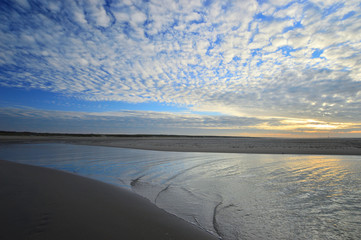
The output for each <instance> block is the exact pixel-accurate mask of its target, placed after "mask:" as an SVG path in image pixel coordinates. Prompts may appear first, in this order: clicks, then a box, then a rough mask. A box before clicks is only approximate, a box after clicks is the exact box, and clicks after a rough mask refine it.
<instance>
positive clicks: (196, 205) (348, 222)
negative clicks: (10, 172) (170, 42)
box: [0, 144, 361, 239]
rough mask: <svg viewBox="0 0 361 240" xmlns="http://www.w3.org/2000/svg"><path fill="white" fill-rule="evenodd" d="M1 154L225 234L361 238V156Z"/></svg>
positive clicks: (99, 150) (68, 149)
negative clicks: (93, 182) (105, 186)
mask: <svg viewBox="0 0 361 240" xmlns="http://www.w3.org/2000/svg"><path fill="white" fill-rule="evenodd" d="M0 159H4V160H10V161H15V162H20V163H27V164H32V165H37V166H45V167H50V168H56V169H60V170H65V171H69V172H73V173H77V174H79V175H83V176H87V177H91V178H95V179H98V180H101V181H104V182H108V183H111V184H115V185H118V186H121V187H127V188H131V189H132V190H133V191H134V192H136V193H138V194H140V195H143V196H144V197H146V198H148V199H149V200H151V201H152V202H154V203H155V204H156V205H157V206H159V207H160V208H163V209H165V210H167V211H168V212H171V213H173V214H175V215H177V216H179V217H181V218H183V219H185V220H187V221H189V222H192V223H194V224H196V225H198V226H199V227H201V228H203V229H205V230H207V231H210V232H213V233H214V234H216V235H218V236H220V237H222V238H223V239H359V238H360V236H361V157H360V156H313V155H277V154H274V155H271V154H231V153H228V154H225V153H177V152H157V151H145V150H133V149H121V148H111V147H96V146H79V145H70V144H14V145H0Z"/></svg>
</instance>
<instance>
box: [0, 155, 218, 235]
mask: <svg viewBox="0 0 361 240" xmlns="http://www.w3.org/2000/svg"><path fill="white" fill-rule="evenodd" d="M0 189H1V191H0V199H1V204H0V213H1V214H0V221H1V222H0V224H1V229H2V230H1V231H0V239H3V240H16V239H19V240H20V239H157V240H158V239H216V238H215V237H214V236H212V235H210V234H209V233H207V232H205V231H202V230H200V229H199V228H198V227H196V226H194V225H192V224H189V223H187V222H185V221H184V220H181V219H179V218H177V217H175V216H173V215H171V214H168V213H167V212H165V211H163V210H161V209H159V208H157V207H156V206H155V205H153V204H152V203H151V202H150V201H148V200H146V199H144V198H143V197H140V196H138V195H135V194H134V193H132V192H130V191H128V190H124V189H121V188H118V187H116V186H112V185H108V184H105V183H102V182H98V181H95V180H92V179H88V178H84V177H80V176H77V175H73V174H69V173H65V172H61V171H57V170H52V169H46V168H41V167H34V166H28V165H22V164H17V163H11V162H7V161H1V160H0Z"/></svg>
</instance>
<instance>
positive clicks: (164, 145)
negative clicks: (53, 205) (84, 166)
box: [0, 136, 361, 155]
mask: <svg viewBox="0 0 361 240" xmlns="http://www.w3.org/2000/svg"><path fill="white" fill-rule="evenodd" d="M49 142H56V143H72V144H82V145H95V146H108V147H120V148H134V149H145V150H159V151H178V152H223V153H267V154H326V155H361V139H360V138H312V139H311V138H310V139H291V138H289V139H287V138H236V137H235V138H232V137H186V136H179V137H178V136H177V137H168V136H164V137H160V136H145V137H144V136H143V137H139V136H138V137H135V136H127V137H124V136H123V137H116V136H92V137H88V136H83V137H81V136H80V137H79V136H77V137H74V136H0V144H1V143H49Z"/></svg>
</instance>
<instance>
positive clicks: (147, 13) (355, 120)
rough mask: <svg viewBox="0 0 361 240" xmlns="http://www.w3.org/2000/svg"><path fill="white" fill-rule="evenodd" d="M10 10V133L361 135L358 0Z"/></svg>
mask: <svg viewBox="0 0 361 240" xmlns="http://www.w3.org/2000/svg"><path fill="white" fill-rule="evenodd" d="M0 11H1V14H0V18H1V19H0V20H1V21H0V31H1V34H0V49H1V51H0V130H15V131H40V132H46V131H48V132H84V133H87V132H93V133H162V134H202V135H204V134H205V135H234V136H280V137H314V136H316V137H320V136H322V137H324V136H337V137H361V111H360V110H361V109H360V106H361V4H360V2H359V1H353V0H348V1H336V0H323V1H321V0H312V1H311V0H310V1H305V0H299V1H285V0H262V1H255V0H238V1H236V0H235V1H217V0H206V1H204V0H203V1H190V0H177V1H175V0H173V1H170V0H167V1H165V0H163V1H152V0H150V1H142V0H125V1H111V0H108V1H101V0H87V1H70V0H64V1H48V0H47V1H45V0H37V1H35V0H33V1H31V0H13V1H1V3H0Z"/></svg>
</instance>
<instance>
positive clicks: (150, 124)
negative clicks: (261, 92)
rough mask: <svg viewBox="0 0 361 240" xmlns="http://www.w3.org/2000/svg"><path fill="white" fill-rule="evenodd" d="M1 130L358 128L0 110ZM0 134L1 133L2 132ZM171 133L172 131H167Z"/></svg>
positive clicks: (294, 132)
mask: <svg viewBox="0 0 361 240" xmlns="http://www.w3.org/2000/svg"><path fill="white" fill-rule="evenodd" d="M0 126H2V127H3V128H4V129H6V130H13V131H14V130H16V131H38V132H69V131H71V132H76V133H89V132H91V133H140V134H142V133H143V134H144V133H148V134H170V133H172V134H189V135H212V134H213V135H232V136H235V135H236V136H237V135H239V136H262V135H273V136H289V137H290V136H293V137H295V136H303V137H304V136H318V137H320V136H322V137H324V136H329V135H330V134H335V135H338V136H340V135H341V136H342V134H346V135H347V134H351V135H352V134H358V133H359V132H360V130H361V124H360V123H358V124H357V123H345V122H342V123H341V122H324V121H318V120H313V119H302V118H255V117H237V116H225V115H217V116H210V115H200V114H191V113H169V112H153V111H118V112H99V113H89V112H69V111H46V110H37V109H29V108H23V109H19V108H0ZM4 129H0V130H4ZM170 130H171V131H170Z"/></svg>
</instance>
